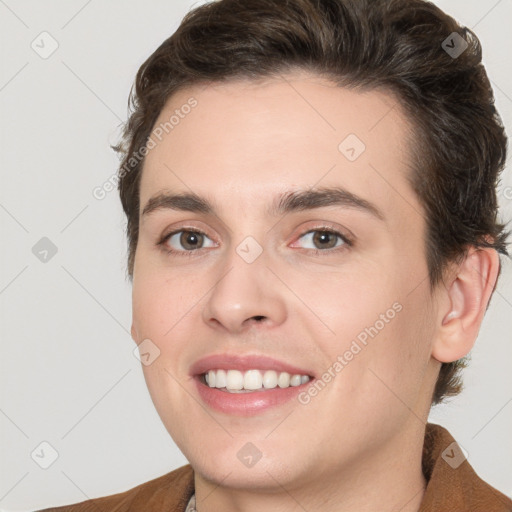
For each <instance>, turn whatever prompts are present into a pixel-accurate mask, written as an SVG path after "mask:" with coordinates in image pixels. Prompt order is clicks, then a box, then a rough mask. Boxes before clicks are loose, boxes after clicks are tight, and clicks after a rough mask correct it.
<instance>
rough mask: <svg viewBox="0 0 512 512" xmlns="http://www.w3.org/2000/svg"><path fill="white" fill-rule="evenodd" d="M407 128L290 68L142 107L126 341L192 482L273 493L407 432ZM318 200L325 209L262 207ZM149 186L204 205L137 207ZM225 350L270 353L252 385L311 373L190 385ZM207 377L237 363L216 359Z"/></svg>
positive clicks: (417, 335) (422, 392)
mask: <svg viewBox="0 0 512 512" xmlns="http://www.w3.org/2000/svg"><path fill="white" fill-rule="evenodd" d="M192 97H193V98H194V99H195V101H197V105H195V106H194V107H193V108H187V107H183V106H184V105H187V104H190V102H189V100H190V98H192ZM393 107H394V108H393ZM176 110H178V113H176V112H175V111H176ZM173 115H174V116H175V117H174V118H173V121H172V125H173V127H172V129H169V124H168V125H167V132H168V133H165V130H164V131H163V136H162V129H160V130H159V131H158V132H157V127H158V126H159V125H161V124H162V123H165V122H168V121H169V119H170V118H171V116H173ZM178 118H179V121H176V120H177V119H178ZM155 133H157V134H158V136H155ZM409 134H410V126H409V124H408V123H407V122H406V119H405V117H404V116H403V114H402V113H401V110H400V107H399V106H398V105H397V104H396V100H395V99H394V98H392V97H391V96H388V95H385V94H384V93H381V92H376V91H373V92H367V93H364V94H363V93H361V92H355V91H349V90H347V89H343V88H340V87H335V86H334V85H333V84H330V83H328V82H326V81H325V80H322V79H320V78H319V77H315V76H314V75H305V74H298V73H297V74H288V75H286V80H273V81H269V82H268V83H265V84H262V83H255V82H249V81H239V82H230V83H226V84H222V85H219V84H211V85H209V86H207V87H206V86H198V87H193V88H188V89H184V90H182V91H180V92H179V93H177V94H175V95H174V96H173V97H172V98H171V99H170V101H168V103H167V104H166V106H165V108H164V110H163V111H162V112H161V115H160V117H159V119H158V121H157V122H156V124H155V132H154V134H153V136H152V139H153V141H154V142H156V145H155V146H154V147H153V148H152V149H151V150H150V151H149V153H148V155H147V157H146V161H145V165H144V171H143V174H142V179H141V188H140V205H141V208H140V210H141V217H140V234H139V239H138V246H137V251H136V257H135V265H134V276H133V327H132V335H133V337H134V340H135V341H136V342H137V343H141V342H143V340H148V339H149V340H151V341H150V342H148V341H146V342H145V343H146V345H144V347H145V348H146V349H147V348H148V347H151V349H150V350H149V352H150V354H152V355H150V356H146V357H147V358H148V361H150V360H152V362H151V364H147V365H144V366H143V371H144V376H145V379H146V382H147V384H148V387H149V391H150V394H151V397H152V399H153V402H154V404H155V406H156V409H157V410H158V413H159V414H160V417H161V419H162V421H163V423H164V425H165V426H166V428H167V430H168V431H169V433H170V435H171V436H172V438H173V439H174V441H175V442H176V444H177V445H178V447H179V448H180V449H181V451H182V452H183V453H184V455H185V456H186V457H187V459H188V460H189V461H190V462H191V464H192V466H193V467H194V468H195V470H196V472H199V473H200V474H201V475H203V476H204V477H205V478H207V479H208V480H212V481H214V482H217V483H219V482H221V481H222V482H223V485H230V486H239V487H244V486H253V487H261V488H263V487H265V486H267V487H272V488H273V487H277V486H279V485H283V486H285V487H287V485H288V487H287V488H289V489H292V488H293V486H294V485H300V484H301V483H303V482H306V481H310V480H311V478H316V477H318V478H327V477H328V475H332V474H333V472H335V473H337V474H339V472H340V471H343V470H344V469H345V468H347V467H351V468H354V465H357V464H359V463H361V464H363V463H365V462H368V460H371V458H372V457H373V458H375V457H380V458H381V459H382V458H384V457H387V456H388V455H390V452H391V451H395V453H396V449H397V446H400V445H399V444H397V443H398V442H399V441H400V442H401V440H400V439H406V438H407V434H406V432H409V433H410V432H411V431H420V430H421V429H422V428H423V424H422V420H421V418H423V420H424V419H425V418H426V414H427V410H428V407H429V398H430V396H429V395H430V393H431V391H432V386H433V383H434V378H435V371H434V366H433V363H432V362H431V357H430V351H431V345H432V342H433V338H434V336H435V332H434V327H432V322H430V320H431V319H432V318H434V315H435V311H434V308H433V307H432V299H431V296H430V292H429V280H428V273H427V266H426V259H425V251H424V237H425V219H424V217H423V209H422V207H421V206H420V204H419V201H418V199H417V197H416V196H415V194H414V192H413V191H412V189H411V187H410V185H409V184H408V182H407V179H406V177H407V174H408V173H409V167H408V156H407V147H408V146H407V144H408V141H407V139H406V137H407V136H408V135H409ZM159 139H161V140H159ZM363 144H364V146H363ZM333 187H336V188H338V189H344V190H345V191H346V192H347V193H346V194H345V195H343V194H342V195H341V196H337V197H338V199H339V198H340V197H341V198H342V199H343V198H345V199H344V200H343V201H338V202H332V201H328V202H329V204H326V202H325V198H324V202H323V203H322V202H321V201H320V203H319V199H321V197H320V196H318V195H317V196H316V197H315V196H313V197H310V199H311V201H310V203H309V205H307V207H306V208H305V209H304V208H302V209H301V208H297V207H295V208H293V207H289V208H288V209H284V210H283V211H281V212H279V211H278V209H276V208H274V211H273V210H272V207H274V206H276V205H278V202H279V200H280V199H282V198H285V197H287V196H289V195H290V194H292V193H295V194H298V193H308V192H309V193H311V192H315V191H317V192H318V191H320V190H325V189H328V188H333ZM164 193H165V194H195V195H196V196H199V197H201V198H203V199H205V200H208V201H209V202H210V203H211V205H212V207H213V211H212V212H209V213H208V212H205V211H196V210H194V209H191V210H189V211H187V210H182V209H180V208H178V207H176V208H174V209H171V208H165V207H161V208H156V209H153V210H152V211H151V212H150V213H147V214H143V213H142V212H143V210H144V209H145V207H146V205H147V204H148V201H149V200H150V199H151V198H153V197H155V196H158V195H159V194H164ZM330 197H331V198H332V197H334V195H333V194H331V196H330ZM356 197H357V198H359V199H363V200H364V201H365V202H366V203H364V202H361V201H359V202H357V200H356V201H354V198H356ZM347 198H351V199H352V200H351V201H349V200H347ZM315 201H316V202H315ZM292 203H293V202H288V204H289V206H290V204H292ZM175 204H176V203H175ZM181 204H182V205H183V204H184V203H183V202H182V203H181ZM292 206H293V204H292ZM295 206H297V205H295ZM180 230H181V231H180ZM190 230H192V231H199V232H200V234H199V235H197V234H196V235H194V234H193V233H190V232H189V231H190ZM326 231H327V233H326ZM329 232H330V234H329ZM169 233H177V234H174V235H172V236H171V237H169V238H168V239H167V241H165V242H164V243H162V244H160V245H158V242H160V241H161V239H162V238H164V236H165V235H167V234H169ZM168 251H175V252H168ZM315 251H316V252H315ZM255 317H261V318H259V319H258V318H255ZM158 351H159V355H158ZM225 354H228V355H235V356H236V355H241V356H253V355H254V356H266V357H269V358H272V359H274V360H276V361H277V363H275V364H276V366H275V367H274V366H273V365H272V363H270V362H268V361H267V362H265V361H262V362H255V361H253V362H250V361H249V363H248V367H243V368H238V370H247V369H250V368H252V369H256V370H261V375H262V377H265V375H266V378H267V379H268V380H267V382H268V383H269V384H268V385H269V386H272V379H273V374H272V373H268V371H269V370H276V369H277V370H279V369H280V366H284V365H290V366H292V367H295V369H299V370H301V372H300V373H304V374H305V375H309V376H310V377H313V379H311V380H310V381H309V382H304V383H301V384H300V385H298V386H291V387H290V388H281V387H280V386H279V385H277V387H275V388H268V389H266V388H264V389H263V390H260V391H255V392H251V393H229V392H228V391H226V390H221V389H220V388H219V389H215V388H211V389H210V388H208V387H207V385H206V384H205V383H204V382H203V381H202V379H201V377H200V376H198V375H196V374H195V373H196V371H195V370H197V368H198V367H197V366H195V365H196V363H197V362H198V361H199V360H200V359H202V358H204V357H206V356H210V355H220V356H223V355H225ZM156 356H157V357H156ZM153 359H154V360H153ZM208 365H210V369H212V370H216V369H224V370H230V369H231V370H237V365H236V364H234V363H232V362H222V357H221V360H218V361H216V362H211V363H208V362H207V363H206V366H208ZM201 370H202V371H201V373H202V372H203V371H206V370H205V367H204V366H202V367H201ZM291 373H292V374H293V371H292V372H291ZM300 373H299V374H300ZM279 374H280V372H279V371H277V372H276V377H277V376H279ZM217 375H218V374H217ZM230 375H231V377H230V378H233V381H230V382H231V383H236V380H237V377H239V376H240V375H239V374H238V373H236V372H231V374H230ZM252 375H253V376H254V374H252ZM241 376H242V377H243V376H244V372H241ZM329 377H330V378H329ZM220 378H221V383H222V377H220ZM297 380H299V381H300V382H302V381H305V380H306V379H302V380H301V379H297V378H295V380H294V382H295V383H297ZM247 382H250V379H249V380H248V381H247ZM281 383H283V385H285V384H286V375H285V376H284V377H282V380H281ZM255 385H256V386H257V385H258V380H257V378H256V384H255ZM201 389H202V390H203V391H202V392H200V390H201ZM286 389H287V390H286Z"/></svg>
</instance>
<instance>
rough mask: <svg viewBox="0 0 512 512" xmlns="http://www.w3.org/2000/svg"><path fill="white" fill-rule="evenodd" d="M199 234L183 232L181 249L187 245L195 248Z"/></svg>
mask: <svg viewBox="0 0 512 512" xmlns="http://www.w3.org/2000/svg"><path fill="white" fill-rule="evenodd" d="M198 235H199V233H194V232H193V231H185V232H184V233H183V234H182V235H181V238H182V245H183V247H187V245H189V246H191V247H192V248H195V247H196V246H197V243H198V239H199V236H198ZM194 240H195V241H194Z"/></svg>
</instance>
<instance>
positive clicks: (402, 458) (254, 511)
mask: <svg viewBox="0 0 512 512" xmlns="http://www.w3.org/2000/svg"><path fill="white" fill-rule="evenodd" d="M424 432H425V425H422V424H421V423H420V422H419V421H418V418H416V417H411V419H410V421H409V424H408V425H406V426H405V427H404V429H403V430H402V431H401V432H400V433H398V434H397V435H395V437H394V438H392V439H390V440H389V442H388V443H387V444H386V445H385V446H383V447H382V448H381V449H379V450H378V451H373V452H372V453H371V454H369V455H366V456H364V457H361V458H360V460H357V461H351V462H350V464H345V466H339V467H336V468H330V470H331V471H330V473H327V472H326V469H324V468H322V467H321V464H319V465H318V467H319V471H318V474H316V475H315V474H314V472H312V471H307V474H305V475H304V476H303V478H302V479H301V481H300V482H299V481H297V480H295V481H291V480H286V475H284V476H283V477H282V478H280V479H279V480H278V479H277V478H275V477H274V476H272V473H273V472H272V471H267V472H266V475H267V477H268V478H267V479H266V482H265V483H264V484H263V485H262V484H261V482H259V486H258V487H257V488H255V487H254V486H251V483H250V482H247V485H240V483H237V485H236V487H235V486H230V485H229V478H230V476H231V474H229V475H227V476H226V477H225V478H224V479H223V478H219V480H218V481H215V482H213V481H210V480H207V479H205V478H204V477H203V476H202V475H200V474H199V473H198V472H197V471H196V472H195V494H196V509H197V512H214V511H219V510H222V511H224V512H235V511H244V512H261V510H274V511H276V512H304V510H322V512H331V511H332V512H340V511H343V512H374V511H375V510H400V512H418V510H419V508H420V504H421V501H422V498H423V494H424V491H425V487H426V480H425V478H424V476H423V473H422V469H421V458H422V449H423V440H424ZM320 468H321V469H320ZM275 473H277V472H275ZM275 473H274V474H275Z"/></svg>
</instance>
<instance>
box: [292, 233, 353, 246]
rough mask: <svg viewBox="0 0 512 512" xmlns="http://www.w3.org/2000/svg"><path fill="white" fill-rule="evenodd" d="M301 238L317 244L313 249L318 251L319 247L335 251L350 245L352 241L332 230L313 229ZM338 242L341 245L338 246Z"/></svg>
mask: <svg viewBox="0 0 512 512" xmlns="http://www.w3.org/2000/svg"><path fill="white" fill-rule="evenodd" d="M299 238H305V239H307V240H308V241H309V242H312V243H313V244H315V247H312V249H313V250H316V249H317V248H318V246H319V247H320V248H321V249H334V248H336V247H340V246H343V245H350V241H349V240H348V239H347V238H346V237H345V236H343V235H342V234H341V233H338V232H337V231H332V230H330V229H312V230H310V231H307V232H306V233H304V234H302V235H301V236H300V237H299ZM337 241H339V242H340V243H339V244H337ZM333 244H334V245H333ZM306 249H308V247H306Z"/></svg>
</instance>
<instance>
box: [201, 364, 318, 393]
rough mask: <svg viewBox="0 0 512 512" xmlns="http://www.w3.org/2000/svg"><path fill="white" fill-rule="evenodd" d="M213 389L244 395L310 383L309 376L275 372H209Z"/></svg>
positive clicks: (207, 381) (208, 382) (208, 377)
mask: <svg viewBox="0 0 512 512" xmlns="http://www.w3.org/2000/svg"><path fill="white" fill-rule="evenodd" d="M204 378H205V380H206V383H207V384H208V386H209V387H211V388H219V389H222V390H224V391H229V392H232V393H244V392H250V391H255V390H260V389H273V388H275V387H277V386H279V387H280V388H288V387H290V386H300V385H301V384H305V383H306V382H308V381H309V376H308V375H298V374H296V375H290V374H289V373H287V372H275V371H274V370H247V371H246V372H241V371H239V370H209V371H208V372H207V373H205V374H204Z"/></svg>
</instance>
